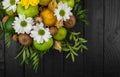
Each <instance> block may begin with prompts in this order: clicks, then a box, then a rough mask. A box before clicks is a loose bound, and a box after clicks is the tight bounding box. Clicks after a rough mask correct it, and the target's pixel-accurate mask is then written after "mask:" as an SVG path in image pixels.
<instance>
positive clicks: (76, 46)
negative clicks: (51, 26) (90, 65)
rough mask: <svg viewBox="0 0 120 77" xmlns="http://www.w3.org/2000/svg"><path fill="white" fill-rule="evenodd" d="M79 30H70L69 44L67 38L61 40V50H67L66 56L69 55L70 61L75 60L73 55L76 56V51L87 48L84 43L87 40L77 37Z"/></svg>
mask: <svg viewBox="0 0 120 77" xmlns="http://www.w3.org/2000/svg"><path fill="white" fill-rule="evenodd" d="M79 35H80V32H71V33H70V37H69V41H72V42H73V44H71V43H70V42H69V41H68V40H66V41H62V50H63V51H65V52H68V54H67V56H66V58H68V57H71V58H72V61H73V62H74V61H75V56H78V51H79V50H80V51H81V52H83V50H88V48H87V46H85V45H84V44H85V43H86V42H87V40H85V39H84V38H81V37H79Z"/></svg>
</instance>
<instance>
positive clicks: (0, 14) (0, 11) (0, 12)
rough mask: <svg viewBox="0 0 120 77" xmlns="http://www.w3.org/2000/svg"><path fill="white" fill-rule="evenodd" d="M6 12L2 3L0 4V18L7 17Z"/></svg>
mask: <svg viewBox="0 0 120 77" xmlns="http://www.w3.org/2000/svg"><path fill="white" fill-rule="evenodd" d="M5 14H6V13H5V10H4V9H3V6H2V2H0V17H3V16H4V15H5Z"/></svg>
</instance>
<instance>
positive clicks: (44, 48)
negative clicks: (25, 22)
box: [33, 38, 53, 52]
mask: <svg viewBox="0 0 120 77" xmlns="http://www.w3.org/2000/svg"><path fill="white" fill-rule="evenodd" d="M33 46H34V47H35V48H36V49H37V50H39V51H43V52H44V51H47V50H49V49H50V48H51V47H52V46H53V39H52V38H50V39H49V40H48V41H47V42H44V43H42V44H39V43H37V41H33Z"/></svg>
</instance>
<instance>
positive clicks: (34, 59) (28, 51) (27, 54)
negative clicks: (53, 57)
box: [15, 46, 39, 72]
mask: <svg viewBox="0 0 120 77" xmlns="http://www.w3.org/2000/svg"><path fill="white" fill-rule="evenodd" d="M20 56H22V61H21V64H23V63H26V64H29V65H30V66H31V67H32V68H33V69H34V70H35V72H37V70H38V66H39V53H38V52H37V50H34V49H33V48H32V46H24V47H22V49H21V50H20V52H19V53H18V55H17V56H16V57H15V59H18V58H19V57H20Z"/></svg>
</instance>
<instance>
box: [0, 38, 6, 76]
mask: <svg viewBox="0 0 120 77" xmlns="http://www.w3.org/2000/svg"><path fill="white" fill-rule="evenodd" d="M4 74H5V68H4V39H0V77H4Z"/></svg>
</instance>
